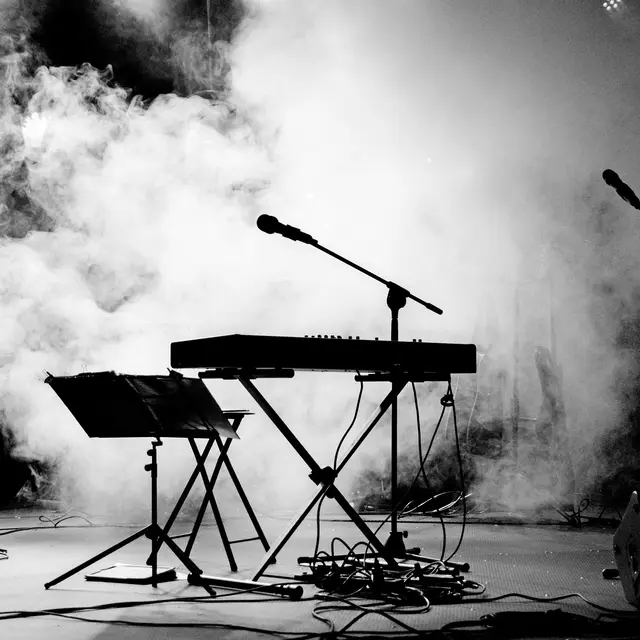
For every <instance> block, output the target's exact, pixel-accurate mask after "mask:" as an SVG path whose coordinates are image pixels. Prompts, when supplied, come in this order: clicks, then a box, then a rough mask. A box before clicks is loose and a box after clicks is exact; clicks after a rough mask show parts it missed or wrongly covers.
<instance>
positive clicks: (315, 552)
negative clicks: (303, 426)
mask: <svg viewBox="0 0 640 640" xmlns="http://www.w3.org/2000/svg"><path fill="white" fill-rule="evenodd" d="M356 373H357V375H358V377H360V371H357V370H356ZM363 391H364V381H363V380H360V389H359V391H358V399H357V400H356V407H355V409H354V411H353V418H351V423H350V424H349V426H348V427H347V429H346V430H345V432H344V433H343V434H342V438H340V441H339V442H338V446H337V447H336V451H335V454H334V456H333V470H334V472H335V470H336V468H337V467H338V455H339V453H340V448H341V447H342V445H343V444H344V441H345V439H346V437H347V435H348V434H349V432H350V431H351V429H353V425H354V424H355V423H356V420H357V418H358V413H359V411H360V402H361V400H362V393H363ZM326 497H327V494H326V492H325V493H324V494H323V495H322V497H321V498H320V501H319V502H318V509H317V511H316V543H315V545H314V549H313V557H314V558H315V557H316V556H317V555H318V549H319V548H320V510H321V509H322V503H323V502H324V499H325V498H326Z"/></svg>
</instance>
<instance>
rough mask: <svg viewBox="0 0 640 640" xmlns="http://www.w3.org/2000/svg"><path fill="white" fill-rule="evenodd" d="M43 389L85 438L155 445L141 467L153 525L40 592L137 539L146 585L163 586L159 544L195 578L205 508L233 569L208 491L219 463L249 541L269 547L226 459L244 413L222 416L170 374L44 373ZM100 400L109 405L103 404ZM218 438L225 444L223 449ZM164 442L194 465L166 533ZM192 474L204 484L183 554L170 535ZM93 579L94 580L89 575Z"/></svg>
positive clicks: (203, 395) (206, 397)
mask: <svg viewBox="0 0 640 640" xmlns="http://www.w3.org/2000/svg"><path fill="white" fill-rule="evenodd" d="M45 382H46V383H47V384H49V385H50V386H51V388H52V389H53V390H54V391H55V392H56V394H57V395H58V396H59V398H60V399H61V400H62V401H63V402H64V404H65V405H66V406H67V408H68V409H69V410H70V411H71V413H72V414H73V416H74V417H75V418H76V420H77V421H78V423H79V424H80V426H81V427H82V428H83V429H84V431H85V432H86V433H87V435H88V436H89V437H90V438H140V437H149V438H153V439H155V441H153V442H152V443H151V449H149V450H148V451H147V455H149V456H150V457H151V462H150V463H149V464H147V465H145V467H144V468H145V471H149V472H150V473H151V523H150V524H149V525H147V526H146V527H144V528H143V529H141V530H140V531H138V532H136V533H135V534H133V535H132V536H129V537H128V538H126V539H125V540H122V541H121V542H119V543H117V544H115V545H113V546H112V547H110V548H109V549H106V550H105V551H103V552H102V553H99V554H98V555H96V556H94V557H93V558H91V559H90V560H87V561H86V562H83V563H82V564H80V565H78V566H76V567H74V568H73V569H71V570H70V571H67V572H66V573H64V574H62V575H60V576H58V577H57V578H55V579H54V580H52V581H50V582H48V583H46V584H45V585H44V586H45V589H49V588H50V587H52V586H53V585H55V584H58V583H59V582H62V581H63V580H65V579H66V578H68V577H70V576H72V575H74V574H76V573H78V572H79V571H82V570H83V569H85V568H86V567H88V566H90V565H92V564H94V563H95V562H97V561H98V560H101V559H102V558H104V557H106V556H108V555H110V554H111V553H113V552H115V551H117V550H118V549H121V548H122V547H124V546H126V545H128V544H129V543H131V542H134V541H135V540H137V539H138V538H140V537H141V536H143V535H144V536H147V537H148V538H149V539H150V540H151V555H150V556H149V559H148V560H147V565H151V572H150V575H149V576H147V579H146V582H150V583H151V584H152V585H153V586H154V587H155V586H157V584H158V582H159V581H161V580H162V578H161V577H159V575H158V564H157V560H158V558H157V556H158V550H159V549H160V547H161V545H162V544H166V545H167V546H168V547H169V548H170V549H171V551H173V553H174V554H175V555H176V556H177V558H178V559H179V560H180V561H181V562H182V563H183V564H184V566H185V567H186V568H187V569H188V570H189V571H190V572H191V573H192V574H194V575H195V576H199V575H201V574H202V570H201V569H200V568H199V567H198V566H197V565H196V564H195V562H193V560H191V558H190V557H189V553H190V549H191V547H192V545H193V541H194V539H195V534H196V533H197V529H198V528H199V525H200V522H201V519H202V516H203V515H204V510H205V509H206V504H207V502H209V504H210V505H211V507H212V510H213V513H214V516H215V518H216V522H217V524H218V528H219V531H220V535H221V537H222V539H223V543H224V545H225V550H226V551H227V556H228V558H229V561H230V564H231V565H232V566H231V568H232V570H235V569H237V567H236V566H235V560H234V559H233V555H232V553H231V549H230V544H232V542H230V541H229V540H228V538H227V536H226V532H225V529H224V523H223V522H222V519H221V516H220V513H219V510H218V508H217V505H216V503H215V500H214V498H213V493H212V489H213V484H214V482H215V479H216V477H217V474H218V471H219V469H220V466H221V464H222V463H224V464H225V465H226V467H227V469H228V470H229V472H230V475H231V477H232V480H233V481H234V484H235V485H236V489H237V490H238V492H239V494H240V497H241V499H242V501H243V503H244V505H245V508H246V509H247V512H248V514H249V517H250V518H251V520H252V523H253V524H254V527H255V528H256V532H257V533H258V537H257V538H250V539H260V540H261V541H262V543H263V546H264V547H265V550H266V549H268V548H269V546H268V543H267V541H266V538H265V537H264V534H263V532H262V530H261V528H260V525H259V524H258V522H257V519H256V517H255V514H254V513H253V510H252V509H251V506H250V504H249V502H248V500H247V498H246V495H245V494H244V492H243V490H242V487H241V485H240V483H239V480H238V478H237V476H236V474H235V472H234V471H233V467H232V466H231V463H230V461H229V459H228V457H227V451H228V448H229V445H230V443H231V439H237V438H238V435H237V433H236V431H237V428H238V426H239V424H240V421H241V420H242V418H243V417H244V416H245V415H247V413H248V412H246V411H231V412H224V411H222V409H221V408H220V407H219V405H218V403H217V402H216V401H215V399H214V398H213V396H212V395H211V393H210V392H209V390H208V389H207V387H206V386H205V385H204V383H203V382H202V381H201V380H200V379H197V378H195V379H194V378H185V377H184V376H182V375H181V374H179V373H177V372H175V371H171V372H170V374H169V375H167V376H132V375H121V374H116V373H114V372H112V371H110V372H100V373H86V374H80V375H77V376H59V377H55V376H53V375H51V374H49V375H48V376H47V378H46V379H45ZM105 399H106V400H107V402H105ZM230 420H231V422H230ZM221 436H224V437H225V438H227V441H226V442H225V443H224V444H223V443H222V440H221ZM163 437H169V438H187V439H188V440H189V442H190V444H191V448H192V450H193V453H194V456H195V458H196V469H195V470H194V472H193V473H192V476H191V478H190V479H189V482H188V483H187V486H186V487H185V491H183V494H182V496H181V497H180V500H179V501H178V504H177V505H176V506H175V508H174V510H173V513H172V514H171V517H170V519H169V521H168V522H167V525H165V528H164V529H163V528H161V527H160V525H159V524H158V505H157V502H158V484H157V478H158V461H157V447H159V446H162V441H161V439H160V438H163ZM195 438H207V439H209V442H208V443H207V445H206V447H205V449H204V451H202V452H200V450H199V449H198V448H197V446H196V444H195ZM213 442H216V443H217V444H218V447H219V450H220V457H219V459H218V464H217V465H216V471H215V472H214V474H213V475H212V477H211V478H208V477H207V474H206V469H205V467H204V463H205V461H206V457H207V455H208V454H209V451H210V450H211V446H212V445H213ZM221 461H222V462H221ZM198 475H200V476H201V477H202V479H203V481H204V484H205V497H204V500H203V507H201V510H200V514H199V521H198V523H197V526H196V527H194V530H193V531H192V532H191V534H190V535H191V539H190V544H189V548H188V549H187V550H186V551H183V550H182V549H181V548H180V547H179V546H178V545H177V544H176V543H175V542H174V540H173V539H172V538H171V537H170V536H169V534H168V531H169V529H170V527H171V525H172V524H173V521H174V520H175V518H176V516H177V514H178V512H179V510H180V508H181V506H182V504H183V502H184V499H186V496H187V494H188V492H189V490H190V489H191V487H192V486H193V483H194V482H195V479H196V478H197V476H198ZM247 540H249V539H244V540H240V541H236V542H245V541H247ZM92 579H94V580H96V579H100V578H96V577H95V576H94V577H93V578H92ZM165 579H166V578H165ZM169 579H172V578H169ZM105 580H109V578H105ZM142 581H144V577H142V578H141V574H140V571H139V570H137V571H136V575H135V577H132V578H130V579H127V578H126V577H120V578H118V582H131V583H136V584H140V583H141V582H142Z"/></svg>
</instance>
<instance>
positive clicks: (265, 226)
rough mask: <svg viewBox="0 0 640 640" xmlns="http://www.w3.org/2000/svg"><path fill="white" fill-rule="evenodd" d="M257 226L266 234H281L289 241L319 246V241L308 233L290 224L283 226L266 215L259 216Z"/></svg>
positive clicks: (275, 219)
mask: <svg viewBox="0 0 640 640" xmlns="http://www.w3.org/2000/svg"><path fill="white" fill-rule="evenodd" d="M256 225H257V226H258V229H260V231H264V232H265V233H279V234H280V235H281V236H284V237H285V238H289V240H299V241H300V242H306V243H307V244H318V241H317V240H315V239H314V238H312V237H311V236H310V235H309V234H308V233H305V232H304V231H301V230H300V229H297V228H296V227H292V226H290V225H288V224H282V222H280V221H279V220H278V218H276V217H275V216H268V215H266V214H263V215H261V216H258V219H257V220H256Z"/></svg>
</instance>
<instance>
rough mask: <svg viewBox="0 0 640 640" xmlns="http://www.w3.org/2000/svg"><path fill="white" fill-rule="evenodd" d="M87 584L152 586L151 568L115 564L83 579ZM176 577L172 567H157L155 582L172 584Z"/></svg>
mask: <svg viewBox="0 0 640 640" xmlns="http://www.w3.org/2000/svg"><path fill="white" fill-rule="evenodd" d="M84 579H85V580H87V581H88V582H119V583H125V584H153V582H154V577H153V568H152V567H150V566H147V565H137V564H121V563H120V562H116V564H114V565H112V566H111V567H107V568H106V569H100V570H99V571H96V572H95V573H88V574H86V575H85V577H84ZM177 579H178V576H177V574H176V570H175V568H174V567H158V568H157V573H156V576H155V582H172V581H173V580H177Z"/></svg>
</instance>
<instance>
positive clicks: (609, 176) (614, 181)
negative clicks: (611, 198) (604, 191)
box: [602, 169, 640, 209]
mask: <svg viewBox="0 0 640 640" xmlns="http://www.w3.org/2000/svg"><path fill="white" fill-rule="evenodd" d="M602 177H603V179H604V181H605V182H606V183H607V184H608V185H609V186H610V187H613V188H614V189H615V190H616V193H617V194H618V195H619V196H620V197H621V198H622V199H623V200H624V201H625V202H627V203H629V204H630V205H631V206H632V207H635V208H636V209H640V200H639V199H638V196H637V195H636V194H635V193H634V192H633V189H632V188H631V187H630V186H629V185H628V184H626V183H624V182H622V180H621V179H620V176H619V175H618V174H617V173H616V172H615V171H612V170H611V169H605V170H604V171H603V172H602Z"/></svg>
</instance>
